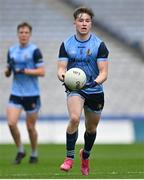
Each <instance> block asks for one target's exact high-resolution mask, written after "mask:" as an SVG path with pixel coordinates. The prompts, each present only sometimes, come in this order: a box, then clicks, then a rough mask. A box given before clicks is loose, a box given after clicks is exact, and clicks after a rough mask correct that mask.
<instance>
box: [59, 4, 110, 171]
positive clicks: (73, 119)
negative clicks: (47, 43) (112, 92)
mask: <svg viewBox="0 0 144 180" xmlns="http://www.w3.org/2000/svg"><path fill="white" fill-rule="evenodd" d="M73 15H74V25H75V28H76V34H74V35H72V36H71V37H69V38H68V39H66V40H65V41H64V42H62V44H61V46H60V50H59V59H58V78H59V80H60V81H62V82H64V76H65V73H66V71H67V70H69V69H70V68H73V67H78V68H81V69H82V70H83V71H84V72H85V73H86V76H87V83H86V85H85V87H84V89H82V90H77V91H70V90H69V89H67V87H66V92H67V107H68V112H69V118H70V119H69V123H68V126H67V130H66V159H65V160H64V162H63V163H62V165H61V166H60V169H61V170H64V171H69V170H70V169H71V168H72V166H73V163H74V152H75V143H76V140H77V138H78V126H79V121H80V116H81V113H82V110H83V109H84V115H85V128H86V130H85V134H84V147H83V149H81V150H80V158H81V172H82V174H83V175H88V174H89V156H90V152H91V150H92V147H93V144H94V142H95V138H96V130H97V125H98V123H99V120H100V118H101V112H102V109H103V106H104V92H103V82H104V81H105V80H106V79H107V76H108V54H109V52H108V49H107V47H106V45H105V43H104V42H103V41H102V40H101V39H99V38H98V37H97V36H96V35H95V34H93V33H92V32H91V27H92V20H93V16H94V14H93V12H92V10H91V9H89V8H86V7H80V8H78V9H76V10H75V11H74V14H73Z"/></svg>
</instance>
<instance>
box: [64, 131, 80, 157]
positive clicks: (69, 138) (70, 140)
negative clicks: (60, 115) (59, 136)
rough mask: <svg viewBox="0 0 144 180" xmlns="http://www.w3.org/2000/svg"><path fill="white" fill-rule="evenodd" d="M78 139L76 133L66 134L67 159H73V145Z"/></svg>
mask: <svg viewBox="0 0 144 180" xmlns="http://www.w3.org/2000/svg"><path fill="white" fill-rule="evenodd" d="M77 138H78V131H76V132H75V133H73V134H68V133H66V149H67V157H68V158H71V159H74V150H75V143H76V141H77Z"/></svg>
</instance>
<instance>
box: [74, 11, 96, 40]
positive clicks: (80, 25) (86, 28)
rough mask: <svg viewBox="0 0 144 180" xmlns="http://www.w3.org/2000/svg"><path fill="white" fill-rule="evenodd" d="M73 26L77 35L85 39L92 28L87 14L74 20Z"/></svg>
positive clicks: (80, 15)
mask: <svg viewBox="0 0 144 180" xmlns="http://www.w3.org/2000/svg"><path fill="white" fill-rule="evenodd" d="M74 24H75V27H76V31H77V34H78V35H79V36H80V37H87V35H88V34H89V32H90V30H91V27H92V19H91V17H90V16H89V15H88V14H86V13H82V14H79V16H78V17H77V18H76V20H75V22H74Z"/></svg>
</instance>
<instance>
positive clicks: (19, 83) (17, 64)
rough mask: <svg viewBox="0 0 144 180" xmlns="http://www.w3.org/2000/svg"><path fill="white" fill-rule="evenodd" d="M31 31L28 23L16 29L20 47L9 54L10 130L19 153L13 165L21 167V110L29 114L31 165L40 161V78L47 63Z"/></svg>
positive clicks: (8, 111)
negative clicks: (10, 83)
mask: <svg viewBox="0 0 144 180" xmlns="http://www.w3.org/2000/svg"><path fill="white" fill-rule="evenodd" d="M31 33H32V27H31V25H30V24H28V23H27V22H24V23H21V24H19V25H18V26H17V35H18V39H19V43H18V44H16V45H13V46H12V47H10V48H9V50H8V55H7V69H6V71H5V75H6V77H9V76H10V75H11V74H12V75H13V77H12V78H13V82H12V89H11V95H10V98H9V103H8V107H7V119H8V126H9V129H10V132H11V134H12V137H13V139H14V142H15V144H16V146H17V148H18V152H17V155H16V158H15V161H14V163H15V164H20V163H21V160H22V159H23V158H24V157H25V155H26V152H25V149H24V147H23V144H22V141H21V136H20V131H19V129H18V126H17V122H18V120H19V118H20V115H21V112H22V110H24V111H25V112H26V125H27V130H28V134H29V138H30V143H31V149H32V152H31V154H30V159H29V163H36V162H37V161H38V153H37V136H38V135H37V131H36V128H35V124H36V120H37V116H38V111H39V109H40V89H39V83H38V77H39V76H44V74H45V70H44V62H43V57H42V53H41V51H40V49H39V48H38V47H37V46H36V45H35V44H33V43H31V42H30V37H31Z"/></svg>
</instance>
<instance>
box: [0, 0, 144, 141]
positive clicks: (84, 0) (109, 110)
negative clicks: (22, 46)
mask: <svg viewBox="0 0 144 180" xmlns="http://www.w3.org/2000/svg"><path fill="white" fill-rule="evenodd" d="M79 5H87V6H89V7H92V8H93V10H94V13H95V19H94V21H95V23H94V24H95V26H94V29H93V31H94V32H96V34H97V35H98V36H100V37H101V38H102V39H103V40H104V41H105V42H106V44H107V46H108V48H109V51H110V55H109V59H110V66H109V78H108V80H107V82H106V83H105V84H104V87H105V99H106V103H105V108H104V111H103V116H102V121H101V122H100V124H99V128H98V137H97V141H96V142H97V143H133V142H144V93H143V89H144V83H143V77H144V61H143V58H144V56H143V55H144V51H143V50H144V36H143V32H144V1H143V0H117V1H115V0H41V1H39V0H25V1H23V0H12V1H11V0H0V62H1V68H0V87H1V90H0V99H1V100H0V143H13V140H12V138H11V136H10V133H9V130H8V127H7V124H6V115H5V109H6V105H7V101H8V97H9V93H10V87H11V78H10V79H6V78H5V77H4V68H5V66H6V53H7V48H8V47H9V46H10V45H11V44H13V43H15V42H16V26H17V24H18V23H20V22H22V21H28V22H30V23H31V24H32V26H33V37H32V41H33V42H35V43H37V44H38V46H39V47H40V48H41V50H42V52H43V55H44V59H45V66H46V77H45V78H42V79H40V85H41V94H42V109H41V111H40V117H39V120H38V123H37V128H38V131H39V142H40V143H63V142H65V133H64V131H65V127H66V124H67V119H68V118H67V110H66V102H65V98H66V97H65V93H64V89H63V87H62V85H61V83H60V82H59V81H58V80H57V77H56V68H57V67H56V61H57V56H58V49H59V46H60V44H61V42H62V41H63V40H64V39H65V38H66V37H67V36H69V35H71V34H72V33H73V32H74V27H73V17H72V13H73V9H74V8H75V7H77V6H79ZM23 118H24V114H23V115H22V119H21V121H20V123H19V126H20V128H21V131H22V139H23V140H24V142H28V135H27V132H26V129H25V124H24V120H23ZM83 130H84V122H83V117H82V120H81V124H80V128H79V131H83ZM55 132H57V133H55ZM82 141H83V137H82V136H80V137H79V139H78V142H79V143H81V142H82Z"/></svg>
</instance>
